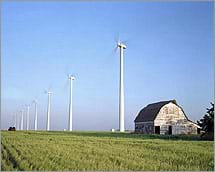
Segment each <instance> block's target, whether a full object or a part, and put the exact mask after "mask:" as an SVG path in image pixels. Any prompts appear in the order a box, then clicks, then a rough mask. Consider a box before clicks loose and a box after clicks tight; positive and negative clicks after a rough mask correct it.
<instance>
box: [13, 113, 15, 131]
mask: <svg viewBox="0 0 215 172" xmlns="http://www.w3.org/2000/svg"><path fill="white" fill-rule="evenodd" d="M13 118H14V124H13V126H14V127H15V128H16V114H14V115H13Z"/></svg>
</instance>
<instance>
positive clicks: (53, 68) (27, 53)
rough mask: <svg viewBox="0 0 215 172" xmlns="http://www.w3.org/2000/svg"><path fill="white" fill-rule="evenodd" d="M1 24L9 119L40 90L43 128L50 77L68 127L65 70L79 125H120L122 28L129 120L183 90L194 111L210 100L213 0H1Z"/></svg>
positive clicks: (57, 115)
mask: <svg viewBox="0 0 215 172" xmlns="http://www.w3.org/2000/svg"><path fill="white" fill-rule="evenodd" d="M1 29H2V35H1V36H2V47H1V48H2V56H1V61H2V63H1V67H2V70H1V71H2V113H1V114H2V115H1V118H2V124H1V125H2V128H4V129H6V128H8V127H9V126H10V125H11V123H12V119H13V118H12V116H13V115H14V114H16V113H19V111H20V110H21V109H22V108H23V107H24V105H25V104H29V103H31V102H32V100H33V99H34V98H37V99H38V101H39V104H38V108H39V114H38V118H39V119H38V120H39V129H45V124H46V109H47V95H46V94H44V90H46V89H48V88H49V87H50V88H51V90H52V91H53V92H54V93H53V95H52V99H51V129H52V130H62V129H64V128H67V121H68V85H67V84H68V79H67V76H66V74H67V73H73V74H74V75H75V76H76V80H75V81H74V86H73V100H74V103H73V108H74V109H73V115H74V116H73V126H74V130H109V129H111V128H118V101H119V100H118V97H119V96H118V95H119V52H116V53H114V48H115V46H116V42H115V39H116V38H118V37H119V38H120V39H122V40H126V41H127V49H126V50H125V59H124V69H125V71H124V73H125V79H124V84H125V127H126V129H133V128H134V122H133V121H134V119H135V117H136V115H137V113H138V112H139V110H141V108H143V107H144V106H146V105H147V104H149V103H153V102H156V101H162V100H169V99H176V100H177V102H178V104H179V105H181V106H182V107H183V109H184V111H185V112H186V114H187V116H188V117H189V118H190V119H191V120H193V121H196V120H198V119H199V118H201V117H202V116H203V115H204V113H205V108H207V107H208V106H210V104H209V103H210V102H211V101H213V86H214V83H213V54H214V52H213V51H214V50H213V46H214V44H213V38H214V35H213V29H214V28H213V2H192V3H189V2H181V3H177V2H174V3H173V2H172V3H169V2H166V3H165V2H162V3H161V2H40V3H39V2H4V3H2V25H1ZM33 112H34V109H33V107H31V109H30V128H33V119H34V116H33Z"/></svg>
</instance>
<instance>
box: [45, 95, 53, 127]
mask: <svg viewBox="0 0 215 172" xmlns="http://www.w3.org/2000/svg"><path fill="white" fill-rule="evenodd" d="M46 93H47V94H48V108H47V124H46V130H47V131H49V130H50V111H51V104H50V103H51V102H50V101H51V94H52V92H50V91H48V92H46Z"/></svg>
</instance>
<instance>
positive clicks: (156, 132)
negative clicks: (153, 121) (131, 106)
mask: <svg viewBox="0 0 215 172" xmlns="http://www.w3.org/2000/svg"><path fill="white" fill-rule="evenodd" d="M155 134H160V126H155Z"/></svg>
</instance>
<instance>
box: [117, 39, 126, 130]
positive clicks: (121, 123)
mask: <svg viewBox="0 0 215 172" xmlns="http://www.w3.org/2000/svg"><path fill="white" fill-rule="evenodd" d="M117 47H118V48H119V49H120V83H119V131H120V132H124V131H125V128H124V73H123V51H124V49H126V45H124V44H123V43H121V42H118V44H117Z"/></svg>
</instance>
